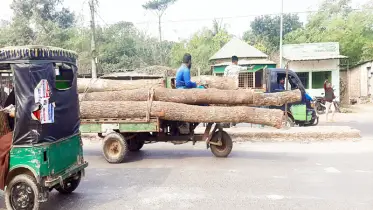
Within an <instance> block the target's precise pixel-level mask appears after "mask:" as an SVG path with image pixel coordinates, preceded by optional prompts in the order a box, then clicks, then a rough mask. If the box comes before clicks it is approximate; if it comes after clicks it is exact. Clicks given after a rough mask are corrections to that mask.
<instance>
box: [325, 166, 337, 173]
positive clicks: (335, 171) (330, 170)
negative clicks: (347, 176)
mask: <svg viewBox="0 0 373 210" xmlns="http://www.w3.org/2000/svg"><path fill="white" fill-rule="evenodd" d="M324 171H325V172H326V173H341V171H339V170H338V169H336V168H333V167H329V168H324Z"/></svg>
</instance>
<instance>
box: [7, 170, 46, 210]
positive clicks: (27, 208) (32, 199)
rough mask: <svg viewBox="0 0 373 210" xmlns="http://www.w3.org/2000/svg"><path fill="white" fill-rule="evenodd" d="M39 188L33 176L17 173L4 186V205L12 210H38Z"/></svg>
mask: <svg viewBox="0 0 373 210" xmlns="http://www.w3.org/2000/svg"><path fill="white" fill-rule="evenodd" d="M38 197H39V190H38V185H37V183H36V180H35V178H34V177H32V176H30V175H26V174H21V175H17V176H16V177H14V178H13V179H12V180H11V181H10V182H9V184H8V185H7V187H6V190H5V206H6V208H7V209H13V210H39V208H40V203H39V201H38Z"/></svg>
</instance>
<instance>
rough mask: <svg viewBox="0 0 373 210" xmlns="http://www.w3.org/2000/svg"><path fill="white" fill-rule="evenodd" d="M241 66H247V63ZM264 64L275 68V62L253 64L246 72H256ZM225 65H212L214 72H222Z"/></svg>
mask: <svg viewBox="0 0 373 210" xmlns="http://www.w3.org/2000/svg"><path fill="white" fill-rule="evenodd" d="M242 66H248V65H242ZM265 66H267V68H276V64H255V65H254V68H253V69H250V70H248V72H256V71H258V70H261V69H263V68H264V67H265ZM226 67H227V66H214V70H213V72H214V73H224V70H225V68H226Z"/></svg>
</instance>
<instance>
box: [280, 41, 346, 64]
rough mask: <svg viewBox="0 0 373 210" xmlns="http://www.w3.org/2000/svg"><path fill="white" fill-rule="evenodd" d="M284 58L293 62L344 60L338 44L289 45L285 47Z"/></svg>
mask: <svg viewBox="0 0 373 210" xmlns="http://www.w3.org/2000/svg"><path fill="white" fill-rule="evenodd" d="M283 57H284V58H285V59H287V60H291V61H306V60H329V59H342V58H347V57H346V56H343V55H340V53H339V43H338V42H322V43H304V44H288V45H284V46H283Z"/></svg>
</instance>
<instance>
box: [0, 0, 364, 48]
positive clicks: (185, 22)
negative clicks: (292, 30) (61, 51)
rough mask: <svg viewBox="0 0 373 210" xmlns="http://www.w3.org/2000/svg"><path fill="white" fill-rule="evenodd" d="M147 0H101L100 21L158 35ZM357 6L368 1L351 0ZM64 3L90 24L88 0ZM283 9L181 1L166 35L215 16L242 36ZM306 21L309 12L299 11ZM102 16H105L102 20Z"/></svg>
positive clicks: (236, 0)
mask: <svg viewBox="0 0 373 210" xmlns="http://www.w3.org/2000/svg"><path fill="white" fill-rule="evenodd" d="M0 1H1V3H0V19H10V18H11V16H12V10H11V9H10V8H9V5H10V4H11V2H12V0H0ZM146 1H147V0H100V1H99V2H100V3H99V8H98V12H99V15H100V17H97V22H98V24H100V25H102V24H112V23H115V22H117V21H129V22H133V23H135V25H136V26H137V27H138V28H139V29H141V30H144V31H147V32H148V33H149V34H150V35H153V36H157V37H158V25H157V22H156V21H157V18H156V16H155V15H153V13H151V12H150V11H145V10H144V9H143V8H142V6H141V5H142V4H143V3H145V2H146ZM321 1H322V0H284V12H304V11H314V10H316V9H317V8H318V5H319V3H320V2H321ZM352 1H353V7H357V6H359V5H361V4H363V3H365V2H368V1H369V0H352ZM64 2H65V3H64V5H65V6H66V7H69V8H70V9H72V10H73V11H75V12H76V13H77V14H78V15H81V20H82V21H83V22H84V23H85V24H89V20H90V19H89V7H88V0H64ZM280 10H281V1H280V0H178V1H177V2H176V3H175V4H174V5H172V6H170V8H169V9H168V10H167V11H166V13H165V15H164V17H163V22H164V23H163V27H162V29H163V33H162V34H163V38H164V39H167V40H173V41H177V40H180V39H185V38H189V37H190V36H191V35H192V34H193V33H194V32H196V31H198V30H200V29H201V28H203V27H210V26H211V25H212V20H213V19H214V18H222V17H231V18H224V19H223V23H225V24H227V27H228V30H229V32H230V33H231V34H233V35H235V36H238V37H241V36H242V34H243V32H244V31H246V30H248V29H249V27H250V21H252V20H253V19H254V17H255V16H256V15H263V14H277V13H279V12H280ZM299 16H300V17H301V20H302V21H303V22H305V21H306V20H307V14H306V13H302V14H299ZM101 18H102V19H101Z"/></svg>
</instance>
